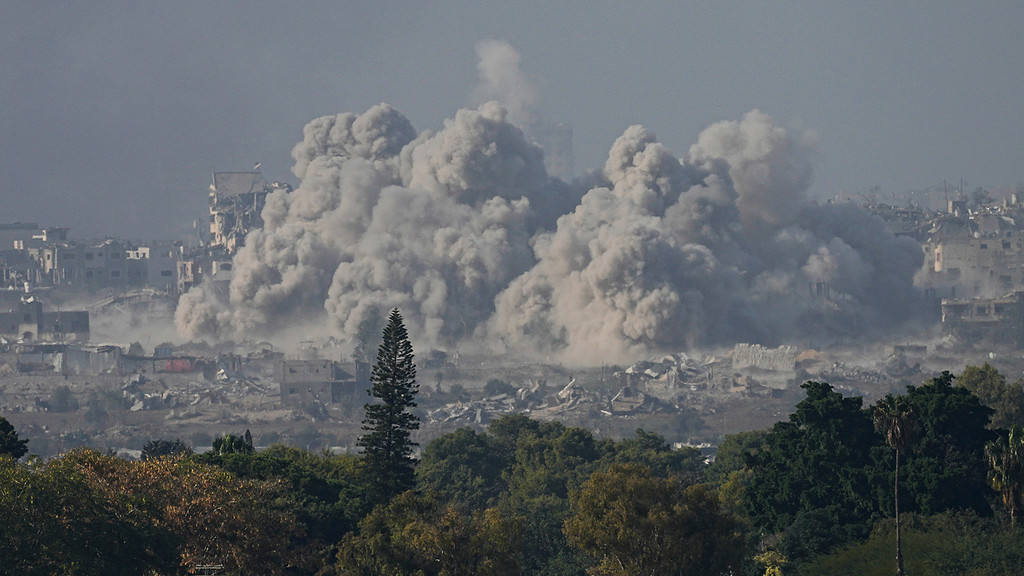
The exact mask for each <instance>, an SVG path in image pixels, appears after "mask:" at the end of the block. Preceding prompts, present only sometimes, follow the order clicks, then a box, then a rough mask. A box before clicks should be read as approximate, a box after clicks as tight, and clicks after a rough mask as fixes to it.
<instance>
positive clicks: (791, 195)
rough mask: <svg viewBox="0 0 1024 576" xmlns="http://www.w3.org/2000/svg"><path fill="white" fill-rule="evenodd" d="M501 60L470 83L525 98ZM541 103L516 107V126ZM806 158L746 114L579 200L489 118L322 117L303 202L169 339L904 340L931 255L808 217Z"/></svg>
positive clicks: (515, 343)
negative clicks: (393, 325) (299, 331)
mask: <svg viewBox="0 0 1024 576" xmlns="http://www.w3.org/2000/svg"><path fill="white" fill-rule="evenodd" d="M505 47H507V45H500V44H499V45H488V46H487V47H486V48H481V50H480V52H481V62H482V63H481V72H482V75H483V76H484V79H485V80H487V82H485V83H484V85H486V86H502V85H503V82H504V83H505V84H510V85H511V86H512V87H513V89H512V90H513V92H515V91H516V90H520V89H521V87H522V86H523V84H522V82H519V81H508V82H506V81H504V80H502V78H507V77H510V76H511V77H512V78H515V77H516V76H515V74H510V73H508V72H507V70H508V67H509V66H511V67H512V68H513V69H517V67H518V55H514V57H513V55H512V54H509V53H508V51H507V50H506V49H505ZM488 50H490V51H491V52H493V53H491V52H488V54H490V57H489V59H488V58H485V52H487V51H488ZM513 54H514V52H513ZM485 61H486V62H485ZM493 61H497V62H499V63H501V62H503V63H505V65H504V66H497V65H494V64H493ZM485 63H486V66H485ZM510 63H511V64H510ZM495 70H498V71H497V72H496V71H495ZM501 70H504V71H505V72H500V71H501ZM513 71H514V70H513ZM492 72H493V73H492ZM499 72H500V73H499ZM489 74H490V76H488V75H489ZM488 78H490V80H488ZM530 90H532V88H530ZM533 94H534V93H533V92H530V91H527V95H528V96H529V98H527V97H525V96H523V95H522V93H521V90H520V92H518V93H516V94H515V95H514V98H515V99H516V100H515V103H514V105H515V106H518V107H519V108H520V109H519V110H518V111H517V115H528V111H529V106H530V105H531V104H532V102H533V100H531V99H530V98H533V97H534V96H533ZM811 146H812V144H811V142H809V141H808V139H807V138H805V137H803V136H799V135H797V136H794V135H792V134H790V133H788V132H787V131H786V130H785V129H783V128H781V127H780V126H778V125H777V124H775V123H774V122H773V121H772V119H771V118H770V117H769V116H767V115H765V114H763V113H761V112H759V111H757V110H755V111H752V112H750V113H748V114H746V115H745V116H744V117H743V118H742V119H741V120H739V121H730V122H720V123H717V124H713V125H711V126H710V127H708V128H707V129H706V130H704V131H703V132H702V133H701V134H700V135H699V137H698V138H697V142H696V144H694V145H693V146H692V147H691V148H690V150H689V151H688V153H687V154H686V156H685V157H683V158H679V157H677V156H676V155H674V154H673V153H672V152H671V151H669V150H668V149H667V148H666V147H665V146H663V145H662V144H661V143H659V142H658V141H657V139H656V138H655V136H654V134H653V133H651V132H650V131H648V130H646V129H645V128H643V127H642V126H631V127H629V128H628V129H626V131H625V132H624V133H623V135H622V136H621V137H619V138H618V139H617V140H616V141H615V143H614V144H613V146H612V148H611V151H610V153H609V157H608V160H607V162H606V163H605V166H604V169H603V171H601V173H600V175H599V176H598V177H597V180H598V181H599V185H597V186H594V187H592V188H591V189H590V190H589V191H586V192H585V194H584V193H583V191H582V190H578V189H577V188H576V187H574V185H572V184H567V183H564V182H561V181H559V180H556V179H553V178H550V177H549V176H548V175H547V173H546V172H545V169H544V159H543V152H542V151H541V149H540V148H539V147H537V146H536V145H534V144H532V143H531V142H530V141H529V139H528V138H526V137H524V135H523V132H522V131H521V130H520V129H519V128H518V127H517V126H516V125H515V123H513V122H511V121H510V119H509V113H508V111H507V109H506V107H504V106H502V105H501V104H499V103H497V102H493V101H492V102H487V103H484V104H483V105H481V106H480V107H479V108H478V109H466V110H460V111H459V112H458V113H457V114H456V115H455V117H454V118H453V119H450V120H448V121H446V122H445V123H444V126H443V128H442V129H441V130H439V131H438V132H436V133H431V132H424V133H421V134H417V133H416V132H415V131H414V130H413V128H412V126H411V125H410V123H409V122H408V120H406V119H405V118H404V117H403V116H402V115H401V114H400V113H398V112H397V111H395V110H394V109H393V108H391V107H390V106H388V105H386V104H381V105H378V106H375V107H373V108H371V109H370V110H368V111H367V112H365V113H364V114H362V115H359V116H356V115H352V114H341V115H338V116H328V117H323V118H318V119H316V120H313V121H312V122H310V123H309V124H308V125H307V126H306V128H305V130H304V137H303V141H302V142H301V143H299V144H298V145H296V147H295V149H294V150H293V152H292V155H293V157H294V159H295V167H294V172H295V175H296V176H297V177H299V178H300V179H301V185H300V186H298V187H297V188H296V189H295V190H294V191H293V192H291V193H285V192H275V193H274V194H273V195H272V196H271V197H270V198H268V201H267V205H266V208H265V209H264V213H263V217H264V220H265V222H266V224H265V227H264V229H263V230H257V231H254V232H252V233H251V234H250V235H249V236H248V238H247V240H246V245H245V247H244V248H243V249H241V250H240V251H239V253H238V254H237V256H236V257H235V262H234V270H235V276H234V278H233V280H232V281H231V284H230V289H229V290H228V291H227V293H226V294H219V293H218V292H217V291H215V290H213V289H212V288H210V287H207V286H200V287H198V288H196V289H193V290H192V291H190V292H189V293H187V294H185V295H183V296H182V298H181V300H180V302H179V306H178V310H177V314H176V321H177V325H178V328H179V332H180V333H181V335H182V336H184V337H187V338H199V337H204V338H239V337H254V336H261V337H273V336H274V335H275V334H280V333H282V331H284V330H286V329H287V328H288V327H294V326H304V327H309V326H312V327H315V329H319V330H323V331H329V332H331V333H334V334H336V335H339V336H342V337H346V338H349V339H353V338H355V337H356V335H357V333H358V332H359V329H360V326H361V325H365V324H366V321H367V320H368V319H369V318H372V317H374V316H375V315H376V314H379V311H380V310H386V309H388V308H390V307H392V306H399V307H401V308H402V311H403V314H404V315H405V317H406V319H407V320H408V322H409V323H410V330H411V332H412V333H413V334H414V336H415V337H416V338H417V340H418V341H419V342H422V343H423V344H425V345H437V346H453V345H469V343H472V345H475V346H483V347H485V348H487V349H490V350H493V351H498V352H513V353H521V354H535V355H543V356H545V357H553V358H559V359H562V360H566V361H571V362H578V363H596V362H608V361H621V360H628V359H630V358H633V357H635V356H636V355H639V354H647V353H651V352H654V351H665V350H669V351H677V350H679V349H681V348H686V347H689V346H703V345H714V344H728V343H732V342H735V341H746V342H761V343H766V344H773V343H779V342H786V341H798V342H804V343H806V342H809V341H821V340H824V341H834V340H836V339H847V338H854V337H858V336H863V335H873V334H876V333H877V332H878V331H880V330H887V329H890V328H892V327H894V326H899V325H900V324H901V323H902V322H904V321H905V320H907V319H908V316H909V314H911V313H912V311H913V310H914V309H915V307H914V303H915V301H916V297H917V296H916V292H915V291H914V288H913V276H914V273H915V272H916V271H917V269H918V268H919V267H920V264H921V259H922V255H921V249H920V247H919V246H918V245H917V244H916V243H915V242H913V241H912V240H909V239H906V238H897V237H894V236H893V235H892V234H891V233H889V232H888V231H887V230H886V228H885V226H884V224H883V223H882V222H881V221H880V220H878V219H877V218H874V217H872V216H870V215H868V214H867V213H865V212H864V211H862V210H860V209H859V208H857V207H854V206H851V205H818V204H815V203H813V202H811V201H809V200H808V199H807V198H806V192H807V189H808V186H809V185H810V183H811V180H812V169H811V164H810V161H809V158H810V156H811Z"/></svg>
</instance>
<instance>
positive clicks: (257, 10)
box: [0, 0, 1024, 238]
mask: <svg viewBox="0 0 1024 576" xmlns="http://www.w3.org/2000/svg"><path fill="white" fill-rule="evenodd" d="M666 4H668V5H670V6H666ZM676 4H679V3H675V2H672V3H653V2H652V3H647V2H608V3H604V2H597V1H593V0H591V1H586V2H550V1H548V2H497V3H491V2H478V1H473V2H430V3H425V2H364V3H354V2H337V1H335V2H283V1H282V2H263V1H260V2H245V3H241V2H239V3H232V2H183V1H175V2H144V3H139V2H100V1H92V2H74V3H70V2H68V3H57V2H28V1H25V2H16V1H13V0H0V14H2V15H3V17H2V18H0V134H2V139H0V222H6V221H14V220H22V221H25V220H28V221H38V222H40V223H44V224H56V225H68V226H71V227H72V229H73V230H72V234H73V235H74V236H76V237H83V236H94V235H102V234H121V235H126V236H130V237H162V238H177V237H181V236H183V235H184V234H185V233H186V232H187V231H188V230H190V228H191V222H192V219H193V218H200V219H203V218H204V217H205V208H206V192H207V190H206V187H207V185H208V184H209V179H210V173H211V172H212V171H213V170H214V169H218V170H232V169H248V168H249V167H251V166H252V164H253V163H254V162H257V161H260V162H262V163H263V171H264V174H265V175H266V176H267V178H268V179H270V180H287V181H289V182H292V183H293V184H295V183H297V182H296V181H295V178H294V176H292V174H291V173H290V170H289V169H290V167H291V158H290V156H289V151H290V150H291V147H292V146H293V145H294V144H295V142H297V141H298V140H299V139H300V138H301V130H302V126H303V125H304V124H305V123H306V122H307V121H308V120H310V119H311V118H313V117H315V116H319V115H322V114H328V113H336V112H345V111H352V112H362V111H364V110H365V109H366V108H368V107H369V106H371V105H373V104H375V103H377V102H380V101H387V102H390V103H391V104H393V105H394V106H395V107H396V108H398V109H399V110H401V111H402V112H404V113H405V114H406V115H407V116H408V117H409V119H410V120H411V121H412V122H413V124H414V125H415V126H416V128H417V129H418V130H423V129H427V128H436V127H437V126H439V125H440V123H441V121H442V120H443V119H444V118H445V117H447V116H449V115H451V114H452V113H454V111H455V110H457V109H458V108H459V107H462V106H465V105H467V104H469V103H470V99H471V94H472V91H473V88H474V86H475V85H476V54H475V50H474V48H475V45H476V43H477V42H478V41H480V40H483V39H488V38H495V39H502V40H506V41H508V42H510V43H511V44H512V45H513V46H515V47H516V48H517V49H518V50H519V52H520V54H521V55H522V66H523V69H524V70H525V72H526V73H527V74H528V75H529V76H530V77H531V78H532V79H533V80H534V82H535V83H536V84H537V86H538V87H539V90H540V106H539V107H540V110H541V112H542V113H543V114H544V116H545V118H547V119H549V120H554V121H565V122H569V123H570V124H571V125H572V126H573V129H574V131H575V143H574V144H575V151H576V168H577V171H581V170H584V169H589V168H597V167H600V166H601V165H602V164H603V162H604V158H605V156H606V155H607V151H608V148H609V146H610V145H611V143H612V141H613V140H614V139H615V137H617V136H618V135H619V134H621V132H622V130H623V129H624V128H625V127H626V126H628V125H629V124H633V123H642V124H645V125H646V126H648V127H649V128H650V129H652V130H653V131H654V132H656V133H657V135H658V137H659V138H660V139H661V140H662V141H663V142H665V143H666V144H667V145H668V146H669V147H670V148H672V149H673V150H674V151H675V152H676V153H677V154H678V155H682V154H684V153H685V152H686V150H687V149H688V148H689V146H690V144H692V143H693V142H694V141H695V139H696V136H697V134H698V132H699V131H700V130H701V129H702V128H704V127H706V126H707V125H708V124H710V123H712V122H715V121H718V120H726V119H729V120H732V119H738V118H739V117H740V116H741V115H742V114H743V113H744V112H746V111H748V110H750V109H752V108H759V109H761V110H762V111H764V112H766V113H768V114H770V115H772V116H774V117H775V118H776V119H777V120H778V121H779V122H781V123H782V124H783V125H785V126H787V127H789V128H792V129H796V130H813V131H814V133H816V134H817V141H818V144H817V151H818V156H817V158H816V160H815V167H816V175H815V183H814V185H813V190H814V191H815V192H816V193H818V194H821V195H832V194H835V193H836V192H837V191H839V190H843V191H846V192H847V193H857V192H863V191H865V190H867V189H868V188H869V187H871V186H872V185H879V186H881V189H882V192H883V193H888V192H901V191H904V190H907V189H914V188H922V187H925V186H928V185H932V184H936V183H941V182H942V180H943V178H947V179H950V180H951V181H955V180H957V179H958V178H960V177H961V176H962V177H964V178H966V179H967V181H968V183H969V185H971V186H974V185H984V186H990V187H993V188H996V189H999V190H1002V189H1006V188H1010V187H1013V186H1015V185H1016V184H1017V183H1018V182H1022V181H1024V168H1022V167H1024V113H1022V112H1021V109H1020V102H1021V101H1022V99H1024V65H1022V61H1021V55H1022V54H1024V35H1022V34H1020V27H1021V26H1022V24H1024V3H1020V2H996V1H986V2H981V3H977V5H973V4H974V3H968V2H939V1H931V2H915V3H911V2H901V3H890V2H878V3H869V2H848V3H824V2H802V3H794V2H757V3H749V4H748V3H741V2H700V3H687V5H686V6H676ZM826 4H841V5H839V6H826ZM893 4H897V5H896V6H894V5H893Z"/></svg>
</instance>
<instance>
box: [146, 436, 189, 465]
mask: <svg viewBox="0 0 1024 576" xmlns="http://www.w3.org/2000/svg"><path fill="white" fill-rule="evenodd" d="M179 454H181V455H185V456H188V455H189V454H192V447H191V446H189V445H188V444H185V443H184V442H182V441H181V439H180V438H178V439H176V440H159V439H158V440H150V441H149V442H146V444H145V445H143V446H142V459H143V460H149V459H150V458H160V457H161V456H176V455H179Z"/></svg>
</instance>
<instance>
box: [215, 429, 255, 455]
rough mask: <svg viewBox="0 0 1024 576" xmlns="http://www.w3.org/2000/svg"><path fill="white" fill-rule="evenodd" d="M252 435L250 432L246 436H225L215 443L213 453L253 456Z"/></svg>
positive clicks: (246, 432) (217, 439)
mask: <svg viewBox="0 0 1024 576" xmlns="http://www.w3.org/2000/svg"><path fill="white" fill-rule="evenodd" d="M253 450H254V448H253V445H252V434H250V433H249V431H248V430H246V431H245V435H244V436H235V435H234V434H225V435H223V436H221V437H219V438H216V439H215V440H214V441H213V451H214V452H216V453H217V454H237V453H240V454H252V452H253Z"/></svg>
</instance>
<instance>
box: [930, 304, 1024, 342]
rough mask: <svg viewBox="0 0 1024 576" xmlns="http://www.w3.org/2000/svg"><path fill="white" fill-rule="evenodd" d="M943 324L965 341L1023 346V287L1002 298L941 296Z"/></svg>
mask: <svg viewBox="0 0 1024 576" xmlns="http://www.w3.org/2000/svg"><path fill="white" fill-rule="evenodd" d="M942 327H943V330H944V331H945V332H946V333H947V334H952V335H954V336H956V337H958V338H959V339H960V340H961V341H963V342H966V343H970V344H974V345H982V346H992V347H1005V346H1011V347H1013V348H1016V349H1018V350H1021V349H1024V291H1020V292H1014V293H1012V294H1008V295H1006V296H1003V297H1001V298H972V299H953V298H947V299H943V300H942Z"/></svg>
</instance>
